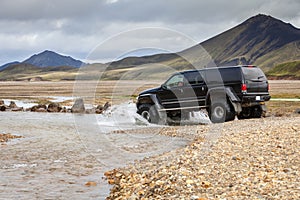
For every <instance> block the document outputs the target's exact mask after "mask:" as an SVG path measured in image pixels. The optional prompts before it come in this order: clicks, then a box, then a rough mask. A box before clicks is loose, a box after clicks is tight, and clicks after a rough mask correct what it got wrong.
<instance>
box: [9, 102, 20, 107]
mask: <svg viewBox="0 0 300 200" xmlns="http://www.w3.org/2000/svg"><path fill="white" fill-rule="evenodd" d="M8 107H9V108H18V106H17V104H16V103H15V102H14V101H11V102H10V104H9V106H8Z"/></svg>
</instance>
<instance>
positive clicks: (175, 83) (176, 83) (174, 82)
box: [165, 74, 184, 89]
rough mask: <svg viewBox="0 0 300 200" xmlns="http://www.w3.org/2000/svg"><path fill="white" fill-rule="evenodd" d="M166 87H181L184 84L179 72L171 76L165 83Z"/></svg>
mask: <svg viewBox="0 0 300 200" xmlns="http://www.w3.org/2000/svg"><path fill="white" fill-rule="evenodd" d="M165 85H166V86H167V88H169V89H171V88H174V87H182V86H183V85H184V77H183V75H181V74H177V75H174V76H172V77H171V78H170V79H169V80H168V81H167V82H166V84H165Z"/></svg>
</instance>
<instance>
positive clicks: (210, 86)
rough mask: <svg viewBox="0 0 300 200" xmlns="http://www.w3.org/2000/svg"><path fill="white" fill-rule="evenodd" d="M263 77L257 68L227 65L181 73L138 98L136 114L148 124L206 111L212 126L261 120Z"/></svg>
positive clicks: (264, 97) (264, 94) (266, 94)
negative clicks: (235, 119) (246, 120)
mask: <svg viewBox="0 0 300 200" xmlns="http://www.w3.org/2000/svg"><path fill="white" fill-rule="evenodd" d="M270 98H271V97H270V95H269V84H268V80H267V78H266V76H265V74H264V73H263V72H262V70H261V69H260V68H258V67H256V66H232V67H231V66H230V67H228V66H226V67H216V68H205V69H201V70H190V71H183V72H179V73H176V74H174V75H172V76H171V77H170V78H169V79H168V80H167V81H166V82H165V83H164V84H162V85H161V86H160V87H158V88H154V89H150V90H146V91H143V92H142V93H140V94H139V96H138V98H137V103H136V105H137V113H139V114H140V115H142V116H143V117H144V118H146V119H147V120H148V121H149V122H151V123H158V124H165V123H166V122H167V121H168V120H167V119H171V120H172V121H178V120H182V119H187V118H188V116H190V114H189V113H190V112H193V111H199V109H206V110H207V112H208V116H209V118H210V120H211V121H212V122H213V123H222V122H225V121H230V120H234V118H235V116H236V115H237V117H238V118H239V119H247V118H260V117H261V116H263V115H264V114H265V112H266V106H265V101H268V100H270Z"/></svg>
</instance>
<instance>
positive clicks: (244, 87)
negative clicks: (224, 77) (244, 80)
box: [241, 84, 247, 93]
mask: <svg viewBox="0 0 300 200" xmlns="http://www.w3.org/2000/svg"><path fill="white" fill-rule="evenodd" d="M241 90H242V93H246V92H247V85H246V84H242V88H241Z"/></svg>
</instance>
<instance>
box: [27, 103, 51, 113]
mask: <svg viewBox="0 0 300 200" xmlns="http://www.w3.org/2000/svg"><path fill="white" fill-rule="evenodd" d="M42 110H45V111H46V112H47V106H46V105H44V104H39V105H36V106H32V107H31V108H30V111H31V112H41V111H42Z"/></svg>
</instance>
